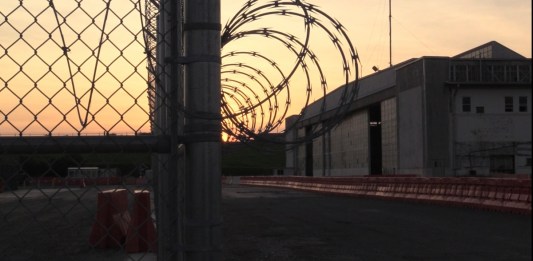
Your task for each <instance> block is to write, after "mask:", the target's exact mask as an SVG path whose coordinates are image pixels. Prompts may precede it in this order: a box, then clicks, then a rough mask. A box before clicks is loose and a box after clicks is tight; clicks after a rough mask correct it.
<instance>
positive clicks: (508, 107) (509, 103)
mask: <svg viewBox="0 0 533 261" xmlns="http://www.w3.org/2000/svg"><path fill="white" fill-rule="evenodd" d="M513 107H514V104H513V97H511V96H506V97H505V112H513Z"/></svg>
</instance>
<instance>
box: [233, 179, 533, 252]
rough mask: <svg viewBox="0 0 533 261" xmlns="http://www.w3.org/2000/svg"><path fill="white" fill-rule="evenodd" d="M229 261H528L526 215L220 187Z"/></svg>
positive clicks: (529, 237)
mask: <svg viewBox="0 0 533 261" xmlns="http://www.w3.org/2000/svg"><path fill="white" fill-rule="evenodd" d="M223 207H224V219H225V227H224V234H225V250H224V251H225V257H226V260H279V261H282V260H332V261H333V260H335V261H340V260H350V261H355V260H469V261H472V260H483V261H485V260H532V259H531V257H532V256H531V216H522V215H516V214H506V213H498V212H488V211H483V210H477V209H467V208H456V207H448V206H434V205H429V204H420V203H411V202H402V201H385V200H377V199H363V198H350V197H339V196H324V195H321V194H311V193H302V192H295V191H288V190H281V189H273V188H258V187H241V186H227V187H226V188H225V189H224V200H223Z"/></svg>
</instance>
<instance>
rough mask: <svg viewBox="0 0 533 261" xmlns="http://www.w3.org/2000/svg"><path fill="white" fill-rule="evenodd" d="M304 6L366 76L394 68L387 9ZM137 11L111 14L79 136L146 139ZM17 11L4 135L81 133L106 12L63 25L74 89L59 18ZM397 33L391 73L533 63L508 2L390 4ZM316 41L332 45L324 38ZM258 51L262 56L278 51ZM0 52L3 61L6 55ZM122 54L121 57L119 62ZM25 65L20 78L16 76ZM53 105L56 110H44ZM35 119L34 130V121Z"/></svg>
mask: <svg viewBox="0 0 533 261" xmlns="http://www.w3.org/2000/svg"><path fill="white" fill-rule="evenodd" d="M307 2H308V3H313V4H318V6H319V7H321V9H322V10H323V11H324V12H326V13H328V14H329V15H331V16H333V17H335V18H337V19H338V20H339V21H340V22H341V23H342V24H343V25H344V27H345V28H347V31H348V34H349V37H350V38H351V40H352V42H353V44H354V46H355V47H356V48H357V49H358V54H359V56H360V59H361V62H362V75H361V76H365V75H369V74H371V73H372V72H373V71H372V69H371V68H372V67H373V66H377V67H378V68H387V67H388V62H389V61H388V55H389V53H388V48H389V47H388V0H379V1H376V0H359V1H353V0H351V1H348V0H333V1H307ZM244 3H246V1H244V0H243V1H236V0H222V21H221V23H222V25H223V26H224V25H225V23H226V21H227V20H228V19H229V18H230V17H231V16H232V15H233V14H234V13H235V12H236V11H237V10H239V9H240V8H241V7H242V5H243V4H244ZM89 4H91V5H89ZM136 4H137V3H131V2H130V1H129V0H114V1H112V2H111V8H113V12H112V14H111V16H110V18H109V21H108V24H107V27H106V34H108V37H109V39H110V40H109V41H106V42H104V44H103V45H102V47H101V51H102V55H101V59H100V61H99V63H98V64H99V66H98V69H97V71H96V78H95V79H96V81H95V89H94V93H93V96H92V99H93V100H92V106H91V108H90V115H89V119H88V120H89V121H88V124H87V126H86V128H85V129H84V130H83V131H81V132H82V133H83V134H93V133H94V134H103V133H104V132H105V131H110V132H112V133H117V134H131V133H134V132H139V133H144V132H149V131H150V123H149V119H148V117H149V115H148V111H149V109H148V107H149V106H148V98H147V90H146V88H147V83H146V79H147V70H146V56H145V54H144V53H143V52H144V47H143V39H142V34H141V33H140V32H141V28H142V27H141V23H140V16H139V14H138V12H135V10H136V9H135V8H136ZM18 5H19V2H18V1H16V2H14V1H2V2H1V3H0V12H1V14H2V16H3V17H4V20H3V21H2V20H1V19H0V46H1V47H2V48H0V67H1V68H2V71H1V72H0V80H1V81H0V135H18V133H19V132H23V133H24V135H44V134H48V133H49V132H52V133H53V134H54V135H62V134H70V135H72V134H76V133H78V132H79V131H80V129H81V124H80V123H79V119H78V113H77V109H80V113H81V115H82V118H84V117H83V116H84V115H85V109H86V107H87V104H88V99H89V97H90V89H91V79H92V76H93V73H94V68H95V64H96V59H95V58H94V56H91V55H92V54H93V52H95V51H98V48H96V47H97V46H98V41H99V37H100V32H99V30H98V29H99V27H98V25H102V24H103V20H104V13H103V12H102V8H104V7H105V5H104V3H103V2H99V1H91V3H89V2H88V1H82V5H83V6H84V10H86V11H87V12H88V13H89V14H90V15H94V16H96V19H95V25H93V26H90V27H87V28H86V25H87V24H88V23H89V24H90V23H91V21H90V19H89V18H88V17H87V15H86V14H84V13H83V12H77V11H76V12H75V13H74V14H71V15H69V16H68V17H67V19H66V20H67V22H68V23H69V26H66V25H62V28H63V30H64V38H65V41H66V44H67V46H69V48H70V50H69V56H70V57H69V59H70V61H69V62H70V65H71V66H72V67H73V68H74V73H73V81H71V79H70V76H69V72H68V70H69V69H68V66H67V65H68V63H67V61H66V59H65V57H63V50H62V49H61V45H62V43H61V40H60V39H61V36H60V34H59V31H58V30H57V29H56V27H57V23H56V21H55V18H54V13H53V12H52V10H51V9H50V8H47V7H48V5H49V4H48V2H47V1H32V2H26V3H24V6H25V7H26V8H27V9H28V10H29V11H30V12H35V14H39V15H38V17H37V18H38V21H39V23H40V26H30V27H28V28H26V26H27V25H29V24H31V23H32V22H33V17H31V16H30V15H28V12H27V11H24V10H21V9H17V10H16V11H15V13H14V14H10V15H9V16H8V17H9V20H7V18H5V15H7V14H8V13H10V12H11V11H12V10H14V9H15V8H16V6H18ZM56 5H57V8H58V12H59V13H60V14H68V13H69V12H71V11H72V10H74V9H75V7H76V5H77V4H76V3H75V1H61V4H59V2H58V3H56ZM40 10H45V11H44V12H40ZM132 10H133V12H132ZM2 16H0V17H2ZM268 26H269V27H270V26H272V27H276V26H277V27H284V28H286V29H288V30H293V29H295V28H296V29H298V28H300V27H301V26H302V23H301V22H299V21H295V22H294V24H292V23H290V24H288V23H283V24H279V23H276V22H275V21H271V22H269V24H268ZM392 27H393V37H392V39H393V54H392V55H393V64H397V63H400V62H402V61H405V60H407V59H410V58H417V57H422V56H454V55H456V54H459V53H461V52H463V51H466V50H468V49H471V48H474V47H476V46H479V45H481V44H484V43H486V42H489V41H492V40H495V41H498V42H500V43H501V44H503V45H505V46H508V47H509V48H511V49H513V50H515V51H516V52H518V53H520V54H522V55H524V56H525V57H531V2H530V1H525V0H512V1H506V2H505V4H504V3H501V1H494V0H491V1H482V0H471V1H466V2H465V1H460V0H447V1H444V0H439V1H424V2H420V1H415V0H406V1H402V2H396V1H393V11H392ZM18 31H23V38H24V39H18V38H19V37H20V32H18ZM78 34H80V35H82V36H83V37H84V38H83V41H79V39H77V35H78ZM50 37H51V38H52V39H50ZM315 37H321V38H324V39H327V38H326V37H324V36H315ZM328 41H329V39H328ZM325 43H326V42H325ZM262 44H264V42H263V41H261V42H254V41H249V42H246V41H242V42H241V43H240V45H239V46H233V47H231V48H234V49H235V50H253V49H254V47H257V45H262ZM29 45H32V46H33V47H30V46H29ZM37 47H39V48H40V49H39V52H38V53H37V54H36V55H35V54H34V52H33V48H37ZM262 47H263V49H265V50H266V51H268V50H269V48H271V49H272V48H273V47H270V46H262ZM315 47H316V48H317V51H315V50H313V51H315V52H320V51H321V50H320V48H322V47H321V45H320V44H318V45H315ZM273 50H274V51H275V52H276V50H275V49H273ZM1 51H4V53H3V54H1V53H2V52H1ZM271 51H272V50H271ZM325 52H328V51H325ZM120 55H123V57H121V58H118V59H117V57H118V56H120ZM29 57H32V58H31V59H29ZM276 59H277V60H278V61H279V64H280V65H283V64H292V63H293V62H294V60H293V59H292V58H291V59H290V60H287V59H284V55H283V54H282V52H279V51H278V56H277V57H276ZM321 63H323V65H324V68H325V71H326V75H330V76H331V77H329V78H328V85H329V88H328V90H327V91H328V92H329V91H331V90H334V89H335V88H337V87H338V86H340V85H342V84H343V80H344V79H342V77H336V76H334V75H335V73H336V70H338V69H336V68H338V65H337V64H331V65H330V64H329V62H328V59H326V58H323V59H322V60H321ZM21 65H22V66H23V68H24V73H18V70H19V68H20V66H21ZM30 68H31V69H30ZM48 70H52V71H53V74H52V73H48ZM43 76H44V77H43ZM72 82H74V85H75V87H76V96H77V98H80V106H78V108H76V97H74V93H73V92H74V86H73V85H72ZM297 83H298V80H295V83H294V84H295V85H297ZM319 84H320V83H317V85H319ZM63 86H66V88H63ZM36 88H38V89H39V90H37V89H36ZM303 89H305V88H303ZM321 95H322V93H313V96H312V97H311V102H313V101H314V100H316V99H318V98H320V97H321ZM304 96H305V93H304V91H302V92H301V94H298V92H296V94H292V95H291V103H292V104H291V107H290V111H289V113H288V114H287V116H289V115H293V114H298V113H300V111H301V109H302V108H301V107H302V106H303V104H304V103H303V101H302V97H304ZM21 99H22V100H24V101H23V103H24V104H23V106H22V105H21V104H20V103H21V101H20V100H21ZM284 99H286V98H284V97H282V96H280V100H284ZM50 100H52V102H53V104H54V106H47V104H48V102H49V101H50ZM63 114H64V115H66V116H65V117H64V116H63ZM35 115H37V118H38V121H36V120H35ZM91 115H94V116H95V120H92V116H91ZM6 119H7V120H6ZM65 119H66V120H65ZM277 130H278V131H279V128H278V129H277Z"/></svg>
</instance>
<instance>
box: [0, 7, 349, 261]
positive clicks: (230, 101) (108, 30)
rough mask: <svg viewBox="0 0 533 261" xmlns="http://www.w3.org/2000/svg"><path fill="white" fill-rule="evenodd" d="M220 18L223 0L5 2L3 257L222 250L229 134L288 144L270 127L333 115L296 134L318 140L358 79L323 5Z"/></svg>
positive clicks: (0, 13)
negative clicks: (331, 84)
mask: <svg viewBox="0 0 533 261" xmlns="http://www.w3.org/2000/svg"><path fill="white" fill-rule="evenodd" d="M184 2H186V4H184ZM243 2H244V1H243ZM278 18H283V19H287V20H284V21H283V22H280V20H279V19H278ZM220 20H221V19H220V1H219V0H195V1H192V0H191V1H183V0H164V1H160V0H55V1H54V0H26V1H22V0H20V1H1V2H0V68H1V70H0V204H1V205H0V260H45V259H46V260H50V259H51V260H124V259H126V260H128V259H129V260H134V259H135V260H139V259H148V260H149V259H151V258H155V253H157V258H158V259H160V260H176V259H178V258H179V259H183V260H204V259H205V260H207V259H209V260H211V259H213V258H214V259H220V253H221V241H222V240H221V235H220V229H221V228H220V227H221V224H222V222H221V217H220V211H221V210H220V194H221V191H220V189H221V187H220V186H221V185H220V184H221V180H220V167H221V163H220V140H221V138H222V137H221V133H222V132H223V133H224V135H222V136H225V138H226V139H227V140H230V141H244V142H247V141H250V140H254V139H255V140H261V141H265V140H266V141H270V142H277V143H280V144H284V143H285V142H286V141H284V140H283V139H279V138H275V139H274V138H273V139H271V138H269V137H270V136H269V135H268V134H270V133H272V132H277V131H279V128H280V127H282V126H283V125H284V118H285V117H286V116H288V115H289V114H290V113H295V114H298V119H303V118H306V119H307V118H317V120H319V121H324V123H323V124H320V126H322V127H321V128H318V129H313V130H311V131H310V132H309V135H307V136H306V137H304V138H303V139H302V140H296V141H291V142H290V143H291V144H298V143H301V142H306V141H309V140H310V139H313V138H316V137H318V136H319V135H321V134H323V133H325V132H326V131H328V130H329V129H331V128H333V127H334V126H335V124H336V123H338V119H341V118H342V116H343V115H344V114H345V113H346V111H347V110H346V108H348V106H346V105H348V104H349V103H350V102H352V101H353V100H354V99H355V98H356V97H357V90H358V84H357V79H358V77H359V68H358V54H357V52H356V50H355V48H354V47H353V46H352V44H351V41H350V40H349V39H348V37H347V34H346V31H345V29H344V27H343V26H342V25H341V24H340V23H339V22H338V21H337V20H336V19H334V18H332V17H330V16H328V15H327V14H326V13H324V12H322V11H321V10H319V9H318V8H317V7H316V6H314V5H312V4H308V3H305V2H304V1H300V0H281V1H266V0H263V1H258V0H249V1H245V2H244V6H243V7H242V8H241V9H239V10H238V11H237V12H236V14H235V15H234V17H233V18H230V19H229V21H228V22H227V23H226V25H225V26H224V28H222V26H221V24H220ZM285 21H286V22H287V23H289V22H291V23H295V24H297V25H298V26H295V27H293V28H292V29H291V30H289V27H285V26H284V23H285ZM269 24H271V25H273V26H275V27H278V28H279V29H276V28H270V27H269ZM263 26H266V27H263ZM311 31H312V32H311ZM245 39H249V40H245ZM324 39H328V40H327V41H324ZM257 41H260V42H262V43H264V44H262V45H257V44H255V43H256V42H257ZM326 42H327V43H328V44H329V48H330V49H329V50H325V49H321V50H322V51H314V50H312V48H314V47H315V46H318V47H319V48H322V47H324V46H326V45H328V44H325V43H326ZM243 47H244V48H243ZM259 47H265V48H259ZM280 47H281V48H280ZM223 48H224V50H223V53H224V55H221V53H222V49H223ZM281 50H285V51H286V52H285V53H283V52H281ZM332 54H334V55H332ZM287 57H291V58H290V59H289V58H287ZM319 57H320V58H326V59H325V61H326V62H319ZM332 57H333V59H337V61H336V62H335V61H333V62H331V61H329V60H328V59H329V58H332ZM278 61H279V62H278ZM328 64H329V65H331V68H328V67H329V66H328ZM221 73H222V74H223V75H224V77H223V78H222V79H221ZM326 74H327V75H328V76H330V75H331V76H332V78H339V79H341V80H340V82H341V84H342V85H343V88H339V89H338V90H336V92H335V94H334V95H333V97H334V99H326V97H325V96H326V93H327V92H328V90H327V87H328V82H327V80H326ZM184 86H185V87H184ZM191 86H192V87H191ZM313 93H315V94H316V96H312V94H313ZM316 99H318V100H317V102H315V103H313V105H311V106H309V108H307V109H305V110H301V109H297V110H301V111H297V112H294V108H292V109H289V106H291V105H294V104H297V105H298V106H302V107H308V105H310V104H311V101H312V100H316ZM297 100H300V101H298V102H297ZM325 112H328V113H329V114H328V115H329V116H328V118H327V119H326V118H323V117H322V116H321V115H325V114H324V113H325ZM331 118H334V119H337V120H331ZM297 127H298V126H285V128H286V130H287V129H291V128H294V129H296V128H297ZM272 137H281V136H280V135H275V136H272ZM184 166H187V167H186V168H185V167H184ZM156 231H157V233H156ZM150 253H151V254H150ZM206 258H207V259H206Z"/></svg>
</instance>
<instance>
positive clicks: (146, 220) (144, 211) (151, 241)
mask: <svg viewBox="0 0 533 261" xmlns="http://www.w3.org/2000/svg"><path fill="white" fill-rule="evenodd" d="M151 214H152V209H151V204H150V192H149V191H146V190H135V192H134V204H133V210H132V212H131V222H130V226H129V229H128V234H127V237H126V247H125V248H126V251H127V252H128V253H139V252H156V250H157V236H156V232H155V226H154V220H153V219H152V216H151Z"/></svg>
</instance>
